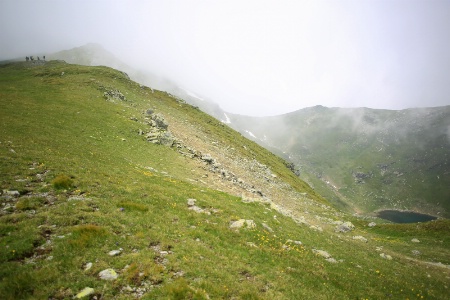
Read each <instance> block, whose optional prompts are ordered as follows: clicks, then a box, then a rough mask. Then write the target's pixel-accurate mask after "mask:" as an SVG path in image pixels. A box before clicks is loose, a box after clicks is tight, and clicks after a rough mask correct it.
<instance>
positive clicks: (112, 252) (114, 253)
mask: <svg viewBox="0 0 450 300" xmlns="http://www.w3.org/2000/svg"><path fill="white" fill-rule="evenodd" d="M122 250H123V249H122V248H120V249H119V250H111V251H109V252H108V255H109V256H117V255H119V254H120V253H122Z"/></svg>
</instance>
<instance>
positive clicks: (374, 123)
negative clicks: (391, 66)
mask: <svg viewBox="0 0 450 300" xmlns="http://www.w3.org/2000/svg"><path fill="white" fill-rule="evenodd" d="M229 118H230V121H231V124H230V125H231V126H232V127H233V128H235V129H237V130H239V131H240V132H241V133H242V134H243V135H245V136H246V137H248V138H251V139H253V140H255V141H256V142H258V143H259V144H261V145H264V146H265V147H266V148H269V149H271V150H272V151H274V152H277V153H278V154H281V155H284V156H285V157H286V158H289V159H290V160H291V161H292V162H293V163H294V164H295V165H296V166H297V168H299V170H298V171H300V174H301V175H300V176H301V177H302V178H303V179H305V180H306V181H308V182H309V183H310V184H311V185H312V186H314V187H315V188H316V190H318V191H319V192H320V193H321V194H322V195H325V196H326V198H328V200H329V201H331V202H333V203H334V204H335V205H337V206H339V207H341V208H345V209H347V210H353V211H355V212H358V213H370V212H373V211H375V210H378V209H385V208H389V209H402V210H415V211H419V212H426V213H431V214H435V215H441V216H446V217H449V216H450V188H449V187H450V106H446V107H437V108H420V109H407V110H400V111H392V110H376V109H368V108H353V109H345V108H327V107H323V106H315V107H311V108H305V109H301V110H299V111H296V112H293V113H289V114H285V115H281V116H276V117H264V118H253V117H246V116H239V115H231V114H229Z"/></svg>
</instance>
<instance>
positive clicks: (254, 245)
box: [247, 242, 258, 248]
mask: <svg viewBox="0 0 450 300" xmlns="http://www.w3.org/2000/svg"><path fill="white" fill-rule="evenodd" d="M247 246H249V247H252V248H258V246H256V244H255V243H252V242H247Z"/></svg>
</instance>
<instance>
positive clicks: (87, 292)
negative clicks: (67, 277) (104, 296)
mask: <svg viewBox="0 0 450 300" xmlns="http://www.w3.org/2000/svg"><path fill="white" fill-rule="evenodd" d="M93 293H94V289H93V288H90V287H85V288H84V289H83V290H81V292H79V293H78V294H77V295H76V296H75V299H81V298H84V297H86V296H89V295H92V294H93Z"/></svg>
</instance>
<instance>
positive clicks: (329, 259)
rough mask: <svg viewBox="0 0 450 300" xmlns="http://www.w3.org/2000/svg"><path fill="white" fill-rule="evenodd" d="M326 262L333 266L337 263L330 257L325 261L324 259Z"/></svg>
mask: <svg viewBox="0 0 450 300" xmlns="http://www.w3.org/2000/svg"><path fill="white" fill-rule="evenodd" d="M325 260H326V261H327V262H330V263H333V264H336V263H337V260H335V259H334V258H332V257H330V258H327V259H325Z"/></svg>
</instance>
